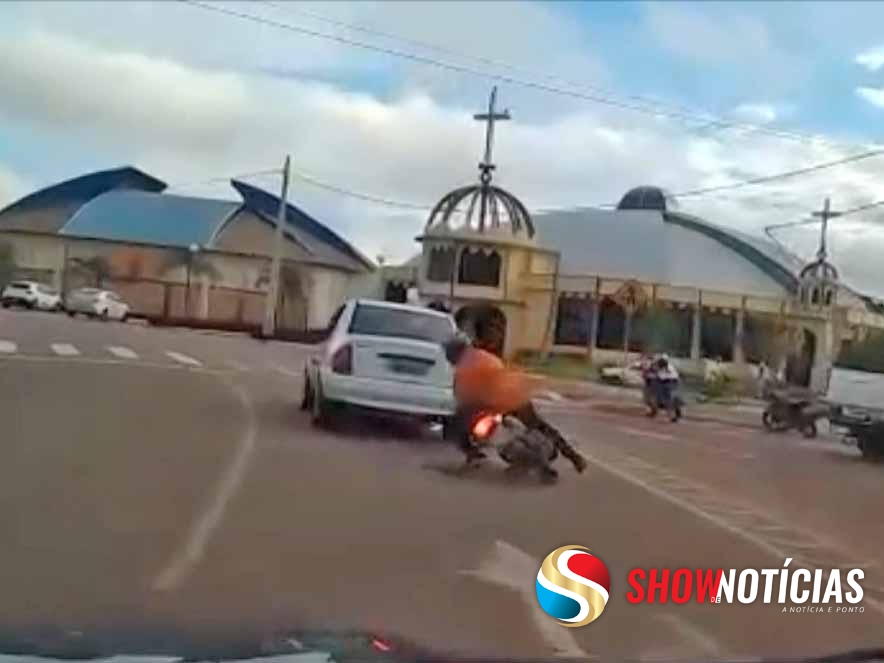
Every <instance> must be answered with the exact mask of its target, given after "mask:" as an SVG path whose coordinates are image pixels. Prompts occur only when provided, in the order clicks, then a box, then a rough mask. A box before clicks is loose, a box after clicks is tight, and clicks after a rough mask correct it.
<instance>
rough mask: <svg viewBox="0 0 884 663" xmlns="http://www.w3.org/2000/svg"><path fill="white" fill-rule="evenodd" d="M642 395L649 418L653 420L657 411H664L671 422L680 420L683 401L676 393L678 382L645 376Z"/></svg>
mask: <svg viewBox="0 0 884 663" xmlns="http://www.w3.org/2000/svg"><path fill="white" fill-rule="evenodd" d="M643 395H644V401H645V405H646V406H647V407H648V416H649V417H651V418H654V417H656V416H657V412H658V411H659V410H666V411H667V412H669V418H670V420H671V421H678V420H679V419H681V415H682V410H683V408H684V400H683V399H682V397H681V394H680V393H679V391H678V380H660V379H659V378H658V377H656V376H654V375H649V376H646V377H645V387H644V394H643Z"/></svg>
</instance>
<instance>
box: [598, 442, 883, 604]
mask: <svg viewBox="0 0 884 663" xmlns="http://www.w3.org/2000/svg"><path fill="white" fill-rule="evenodd" d="M581 453H582V454H583V457H584V458H586V460H587V461H589V462H590V463H592V464H593V465H596V466H597V467H600V468H601V469H603V470H605V471H606V472H608V473H610V474H613V475H614V476H616V477H619V478H620V479H623V480H624V481H627V482H629V483H631V484H633V485H635V486H638V487H639V488H643V489H644V490H646V491H647V492H649V493H650V494H651V495H654V496H655V497H659V498H660V499H661V500H664V501H666V502H669V503H670V504H673V505H675V506H678V507H680V508H682V509H684V510H685V511H688V512H689V513H691V514H693V515H695V516H697V517H698V518H700V519H701V520H705V521H706V522H708V523H710V524H712V525H715V526H716V527H720V528H721V529H723V530H726V531H728V532H730V533H731V534H734V535H735V536H738V537H740V538H741V539H743V540H744V541H747V542H749V543H751V544H753V545H755V546H756V547H758V548H760V549H761V550H763V551H765V552H767V553H769V554H771V555H773V556H774V557H776V558H778V559H781V560H785V559H787V558H794V557H795V554H794V552H786V550H785V549H784V547H780V546H778V545H776V544H775V543H772V542H771V541H769V540H767V539H765V538H762V537H760V536H757V535H756V534H754V533H753V532H752V531H749V530H748V529H746V528H744V527H740V526H738V525H735V524H733V523H731V522H729V521H728V520H727V519H725V518H723V517H721V516H717V515H715V514H714V513H710V512H708V511H705V510H704V509H701V508H700V507H698V506H697V505H696V504H695V503H691V502H689V501H687V500H686V499H682V498H680V497H678V496H676V495H673V494H672V493H669V492H667V491H666V490H663V489H662V488H658V487H656V486H654V485H652V484H650V483H648V482H647V481H644V480H643V479H641V478H639V477H637V476H635V475H633V474H631V473H629V472H627V471H626V470H623V469H621V468H619V467H616V466H615V465H613V464H611V463H608V462H606V461H604V460H602V459H600V458H598V457H596V456H593V455H592V454H590V453H588V452H586V451H584V450H582V449H581ZM783 543H784V544H786V545H788V546H789V547H793V546H794V545H795V539H794V538H792V539H789V540H788V541H783ZM866 594H867V595H866V596H864V597H863V602H864V603H865V605H868V606H869V607H870V608H871V609H872V610H875V611H876V612H878V613H879V614H882V615H884V602H881V601H878V600H876V599H873V598H871V597H869V596H868V592H867V593H866Z"/></svg>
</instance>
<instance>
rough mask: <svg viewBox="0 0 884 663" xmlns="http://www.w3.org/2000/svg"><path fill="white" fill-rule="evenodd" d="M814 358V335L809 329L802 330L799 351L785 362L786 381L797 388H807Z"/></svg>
mask: <svg viewBox="0 0 884 663" xmlns="http://www.w3.org/2000/svg"><path fill="white" fill-rule="evenodd" d="M815 358H816V334H814V333H813V332H812V331H810V330H809V329H803V330H802V335H801V349H800V350H799V351H798V352H794V353H792V354H791V355H790V356H789V359H788V360H787V361H786V381H787V382H788V383H789V384H794V385H797V386H799V387H809V386H810V379H811V375H812V374H813V362H814V359H815Z"/></svg>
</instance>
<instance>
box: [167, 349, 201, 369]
mask: <svg viewBox="0 0 884 663" xmlns="http://www.w3.org/2000/svg"><path fill="white" fill-rule="evenodd" d="M166 356H167V357H169V358H171V359H174V360H175V361H177V362H178V363H179V364H185V365H187V366H202V364H201V363H200V362H199V361H197V360H196V359H194V358H193V357H188V356H187V355H183V354H181V353H180V352H172V351H171V350H166Z"/></svg>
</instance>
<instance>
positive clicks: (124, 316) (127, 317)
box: [120, 313, 129, 322]
mask: <svg viewBox="0 0 884 663" xmlns="http://www.w3.org/2000/svg"><path fill="white" fill-rule="evenodd" d="M128 319H129V314H128V313H123V315H121V316H120V322H126V321H127V320H128Z"/></svg>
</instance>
